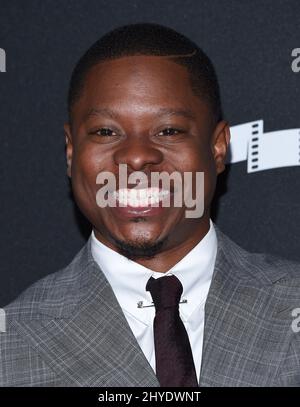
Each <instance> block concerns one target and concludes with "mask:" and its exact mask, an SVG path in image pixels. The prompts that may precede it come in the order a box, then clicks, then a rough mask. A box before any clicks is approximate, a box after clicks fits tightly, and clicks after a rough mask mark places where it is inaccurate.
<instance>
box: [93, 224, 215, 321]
mask: <svg viewBox="0 0 300 407" xmlns="http://www.w3.org/2000/svg"><path fill="white" fill-rule="evenodd" d="M91 251H92V255H93V257H94V260H95V261H96V262H97V263H98V265H99V267H100V268H101V270H102V271H103V273H104V274H105V277H106V278H107V280H108V282H109V284H110V285H111V287H112V289H113V291H114V294H115V296H116V297H117V300H118V302H119V304H120V306H121V308H122V309H123V310H124V311H126V312H127V313H130V314H131V315H133V316H134V317H135V318H137V319H138V320H140V321H141V322H143V323H144V324H146V325H148V324H149V323H150V321H151V318H153V315H154V314H155V309H154V307H153V306H152V307H147V306H148V305H151V304H152V298H151V294H150V293H149V292H148V291H146V289H145V287H146V284H147V281H148V280H149V278H150V277H151V276H152V277H154V278H159V277H163V276H166V275H169V274H174V275H176V277H177V278H178V279H179V280H180V281H181V283H182V286H183V293H182V297H181V300H183V299H186V300H187V303H185V304H180V314H181V317H182V318H183V320H186V321H187V320H188V319H189V318H190V317H192V315H193V313H194V311H195V310H196V309H198V308H199V306H201V305H203V303H204V302H205V300H206V297H207V293H208V290H209V286H210V282H211V278H212V274H213V270H214V264H215V259H216V253H217V237H216V232H215V228H214V225H213V222H212V221H211V220H210V228H209V231H208V232H207V234H206V235H205V236H204V237H203V239H202V240H201V241H200V242H199V243H198V244H197V245H196V246H195V247H194V248H193V249H192V250H191V251H190V252H189V253H188V254H187V255H186V256H185V257H183V258H182V259H181V260H180V261H179V262H178V263H177V264H175V266H173V267H172V268H171V269H170V270H168V271H167V272H166V273H160V272H156V271H153V270H150V269H148V268H146V267H144V266H142V265H140V264H138V263H136V262H134V261H132V260H129V259H127V258H126V257H124V256H122V255H121V254H119V253H117V252H116V251H114V250H112V249H110V248H109V247H107V246H106V245H104V244H103V243H101V242H100V241H99V240H98V239H97V238H96V237H95V234H94V231H92V234H91ZM138 301H142V302H143V305H144V306H146V308H138V307H137V303H138Z"/></svg>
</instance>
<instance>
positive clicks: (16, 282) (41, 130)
mask: <svg viewBox="0 0 300 407" xmlns="http://www.w3.org/2000/svg"><path fill="white" fill-rule="evenodd" d="M135 22H155V23H160V24H164V25H167V26H169V27H172V28H174V29H176V30H178V31H180V32H182V33H183V34H185V35H187V36H188V37H190V38H191V39H192V40H194V41H195V42H197V43H198V44H199V45H200V47H202V48H203V49H204V50H205V51H206V52H207V54H208V55H209V56H210V58H211V59H212V61H213V62H214V64H215V66H216V70H217V73H218V76H219V80H220V84H221V91H222V100H223V106H224V111H225V115H226V118H227V119H228V120H229V122H230V125H231V126H233V125H236V124H240V123H245V122H248V121H252V120H256V119H264V130H265V131H275V130H281V129H289V128H299V127H300V118H299V112H300V104H299V101H300V73H298V74H296V73H294V72H293V71H292V70H291V62H292V59H293V58H292V57H291V52H292V49H294V48H297V47H300V24H299V22H300V2H299V1H298V0H294V1H292V0H286V1H280V0H267V1H266V0H265V1H252V0H251V1H250V0H248V1H241V0H239V1H233V0H231V1H230V0H226V1H223V0H218V1H217V0H205V1H196V0H188V1H182V0H171V1H169V0H167V1H162V0H159V1H158V0H151V1H145V0H143V1H121V0H119V1H116V0H115V1H114V0H109V1H104V0H99V1H96V0H93V1H92V0H89V1H79V0H77V1H70V0H68V1H53V0H52V1H50V0H43V1H33V0H31V1H29V0H27V1H12V0H10V1H3V0H0V48H4V49H5V51H6V55H7V72H6V73H0V143H1V148H0V197H1V208H0V209H1V210H0V214H1V218H0V222H1V223H0V225H1V227H0V233H1V253H0V256H1V273H0V286H1V289H0V306H4V305H5V304H6V303H8V302H9V301H11V300H13V299H14V298H15V297H16V296H17V295H18V294H19V293H20V292H21V291H22V290H23V289H24V288H26V287H27V286H29V285H30V284H31V283H32V282H34V281H36V280H37V279H39V278H41V277H43V276H44V275H46V274H48V273H51V272H54V271H56V270H58V269H59V268H61V267H63V266H65V265H67V264H68V263H69V262H70V261H71V259H72V258H73V256H74V255H75V254H76V252H77V251H78V250H79V249H80V248H81V246H82V245H83V243H84V242H85V239H86V237H87V233H82V231H84V230H85V231H86V232H89V230H86V228H84V227H82V226H84V222H83V220H82V219H81V218H80V216H79V215H78V213H76V210H75V209H74V204H73V202H72V199H71V197H70V188H69V181H68V178H67V176H66V162H65V155H64V135H63V127H62V126H63V123H64V121H65V119H66V94H67V88H68V81H69V77H70V74H71V71H72V69H73V67H74V65H75V63H76V62H77V60H78V58H79V57H80V56H81V55H82V53H83V52H84V51H85V50H86V49H87V48H88V47H89V46H90V45H91V44H92V43H93V42H94V41H96V40H97V39H98V38H99V37H100V36H102V35H103V34H104V33H106V32H107V31H109V30H111V29H113V28H115V27H117V26H120V25H123V24H128V23H135ZM299 176H300V167H289V168H279V169H276V170H268V171H261V172H257V173H253V174H247V168H246V161H245V162H242V163H238V164H233V165H230V166H228V170H227V171H226V174H225V176H222V178H221V179H220V181H222V182H220V183H219V187H218V195H221V196H220V199H218V200H217V205H215V208H217V211H216V210H215V215H214V220H215V221H216V223H217V225H219V227H220V228H221V229H222V230H223V231H224V232H225V233H227V234H228V235H229V236H230V237H231V238H232V239H233V240H235V241H236V242H238V243H239V244H240V245H241V246H242V247H244V248H246V249H248V250H250V251H259V252H270V253H274V254H277V255H280V256H283V257H287V258H290V259H296V260H300V250H299V238H300V231H299V224H300V223H299V220H300V212H299V197H300V192H299V187H300V177H299ZM225 179H226V185H224V180H225Z"/></svg>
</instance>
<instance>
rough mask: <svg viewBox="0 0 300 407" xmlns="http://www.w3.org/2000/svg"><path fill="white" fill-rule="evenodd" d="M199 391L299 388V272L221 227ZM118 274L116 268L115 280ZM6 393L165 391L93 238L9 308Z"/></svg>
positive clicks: (2, 380)
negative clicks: (23, 389)
mask: <svg viewBox="0 0 300 407" xmlns="http://www.w3.org/2000/svg"><path fill="white" fill-rule="evenodd" d="M216 232H217V238H218V251H217V258H216V264H215V270H214V275H213V280H212V284H211V287H210V291H209V294H208V298H207V301H206V307H205V329H204V344H203V359H202V367H201V378H200V383H199V385H200V386H300V332H299V333H295V332H294V331H293V330H292V328H291V324H292V321H293V317H292V315H291V311H292V309H294V308H299V307H300V266H299V264H297V263H293V262H289V261H286V260H282V259H279V258H277V257H273V256H267V255H263V254H250V253H248V252H246V251H245V250H243V249H242V248H241V247H239V246H238V245H236V244H235V243H234V242H233V241H231V240H230V239H229V238H228V237H226V236H225V235H224V234H223V233H222V232H221V231H220V230H219V229H218V228H216ZM117 272H118V270H116V273H117ZM5 311H6V315H7V331H6V332H5V333H0V385H1V386H100V387H101V386H107V387H115V386H134V387H138V386H148V387H150V386H159V383H158V381H157V378H156V376H155V373H154V372H153V370H152V368H151V366H150V365H149V363H148V361H147V359H146V358H145V356H144V354H143V352H142V350H141V349H140V347H139V345H138V343H137V341H136V339H135V337H134V335H133V333H132V331H131V329H130V327H129V325H128V323H127V320H126V318H125V316H124V314H123V312H122V309H121V308H120V305H119V303H118V301H117V299H116V297H115V295H114V293H113V291H112V289H111V287H110V285H109V283H108V281H107V280H106V278H105V276H104V274H103V273H102V271H101V270H100V269H99V267H98V265H97V264H96V262H95V261H94V260H93V258H92V255H91V248H90V240H89V241H88V242H87V243H86V245H85V246H84V247H83V248H82V249H81V251H80V252H79V253H78V254H77V255H76V257H75V258H74V260H73V261H72V262H71V263H70V264H69V265H68V266H67V267H66V268H65V269H63V270H61V271H58V272H56V273H53V274H51V275H49V276H47V277H45V278H43V279H42V280H40V281H38V282H37V283H35V284H34V285H32V286H31V287H29V288H28V289H27V290H26V291H25V292H24V293H23V294H21V296H20V297H19V298H18V299H17V300H15V301H14V302H13V303H11V304H10V305H8V306H7V307H6V308H5Z"/></svg>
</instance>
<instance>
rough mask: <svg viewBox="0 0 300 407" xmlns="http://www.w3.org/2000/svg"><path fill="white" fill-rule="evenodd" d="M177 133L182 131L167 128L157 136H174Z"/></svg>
mask: <svg viewBox="0 0 300 407" xmlns="http://www.w3.org/2000/svg"><path fill="white" fill-rule="evenodd" d="M179 133H182V130H180V129H175V128H173V127H167V128H166V129H164V130H162V131H160V132H159V133H158V136H175V135H177V134H179Z"/></svg>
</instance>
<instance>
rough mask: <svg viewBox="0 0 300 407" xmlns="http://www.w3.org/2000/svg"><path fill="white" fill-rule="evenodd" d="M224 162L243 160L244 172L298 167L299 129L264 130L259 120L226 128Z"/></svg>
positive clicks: (261, 121) (299, 164) (299, 162)
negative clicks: (228, 140) (228, 145)
mask: <svg viewBox="0 0 300 407" xmlns="http://www.w3.org/2000/svg"><path fill="white" fill-rule="evenodd" d="M230 132H231V141H230V150H229V153H228V157H227V163H228V164H234V163H237V162H240V161H247V172H248V173H251V172H257V171H263V170H269V169H272V168H281V167H291V166H300V129H289V130H278V131H273V132H268V133H264V131H263V120H256V121H253V122H249V123H244V124H239V125H237V126H232V127H230Z"/></svg>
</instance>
